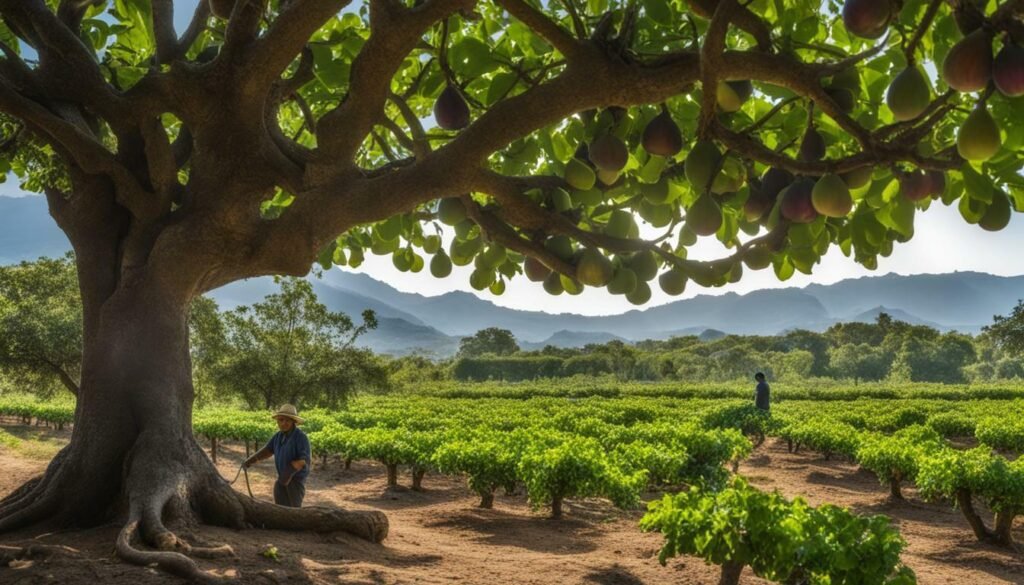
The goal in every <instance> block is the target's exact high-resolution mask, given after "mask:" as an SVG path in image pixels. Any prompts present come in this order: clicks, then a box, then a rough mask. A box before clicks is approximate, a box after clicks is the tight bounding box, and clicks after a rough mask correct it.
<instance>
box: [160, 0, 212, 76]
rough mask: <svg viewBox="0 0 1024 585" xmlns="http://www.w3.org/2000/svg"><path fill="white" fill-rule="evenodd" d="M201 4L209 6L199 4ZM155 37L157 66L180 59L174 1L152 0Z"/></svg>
mask: <svg viewBox="0 0 1024 585" xmlns="http://www.w3.org/2000/svg"><path fill="white" fill-rule="evenodd" d="M199 4H206V5H207V6H209V4H207V3H206V2H199ZM150 5H151V6H152V10H153V36H155V37H156V62H157V65H164V64H167V63H170V62H171V61H173V60H174V59H176V58H177V57H178V33H176V32H175V31H174V0H151V3H150Z"/></svg>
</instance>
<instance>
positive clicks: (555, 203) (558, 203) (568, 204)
mask: <svg viewBox="0 0 1024 585" xmlns="http://www.w3.org/2000/svg"><path fill="white" fill-rule="evenodd" d="M551 206H552V207H554V208H555V211H569V210H570V209H572V198H571V197H569V193H568V192H566V190H565V189H562V188H561V187H557V188H555V189H554V190H553V191H551Z"/></svg>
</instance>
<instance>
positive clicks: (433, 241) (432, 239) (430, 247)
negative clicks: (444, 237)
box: [423, 234, 441, 254]
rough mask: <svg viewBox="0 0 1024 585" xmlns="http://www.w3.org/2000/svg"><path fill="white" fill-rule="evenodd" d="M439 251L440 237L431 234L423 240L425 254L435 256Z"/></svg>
mask: <svg viewBox="0 0 1024 585" xmlns="http://www.w3.org/2000/svg"><path fill="white" fill-rule="evenodd" d="M440 249H441V236H438V235H434V234H431V235H429V236H424V238H423V251H424V252H426V253H427V254H437V252H438V251H439V250H440Z"/></svg>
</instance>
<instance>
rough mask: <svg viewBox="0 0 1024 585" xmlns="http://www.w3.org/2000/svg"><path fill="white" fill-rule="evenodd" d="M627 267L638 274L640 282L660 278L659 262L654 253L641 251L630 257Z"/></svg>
mask: <svg viewBox="0 0 1024 585" xmlns="http://www.w3.org/2000/svg"><path fill="white" fill-rule="evenodd" d="M626 266H627V267H628V268H629V269H630V270H632V271H633V272H634V273H635V274H636V278H637V280H639V281H642V282H646V281H648V280H654V277H655V276H658V260H657V258H655V257H654V254H653V253H652V252H648V251H646V250H641V251H639V252H635V253H634V254H633V255H632V256H630V257H629V260H628V261H627V262H626Z"/></svg>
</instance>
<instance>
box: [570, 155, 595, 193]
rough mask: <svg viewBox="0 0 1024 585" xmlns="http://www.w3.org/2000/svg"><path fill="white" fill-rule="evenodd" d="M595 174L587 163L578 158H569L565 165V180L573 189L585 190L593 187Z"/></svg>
mask: <svg viewBox="0 0 1024 585" xmlns="http://www.w3.org/2000/svg"><path fill="white" fill-rule="evenodd" d="M595 181H597V176H596V175H594V170H593V169H591V168H590V167H589V166H587V163H585V162H583V161H581V160H580V159H578V158H573V159H570V160H569V162H568V163H567V164H566V165H565V182H566V183H569V186H571V187H572V188H573V189H578V190H580V191H587V190H589V189H592V188H593V187H594V182H595Z"/></svg>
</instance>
